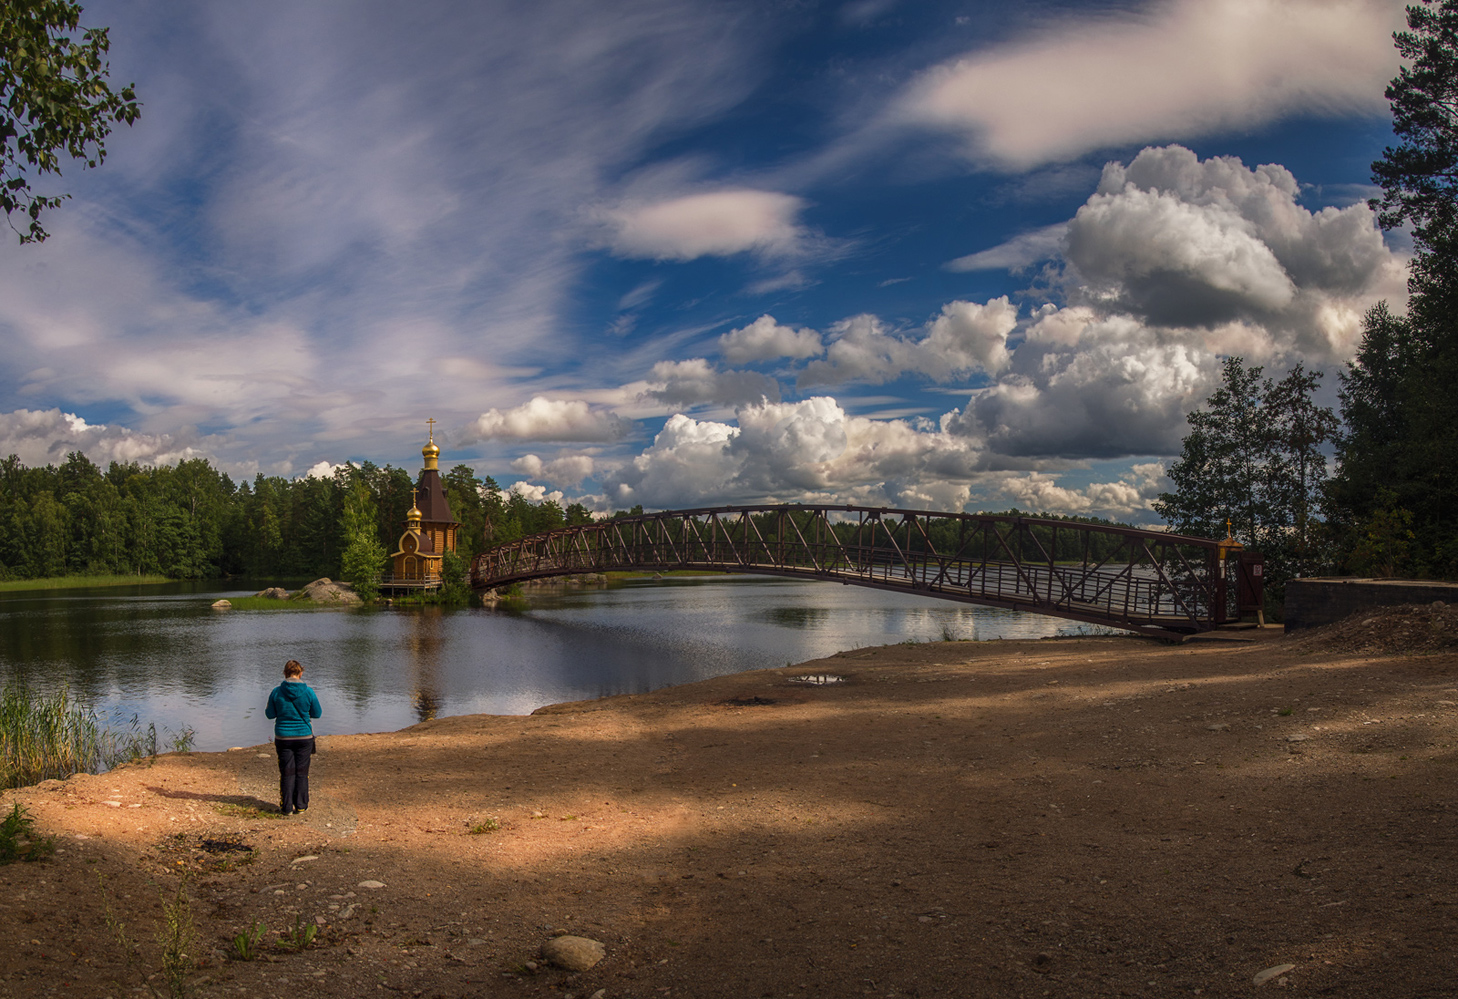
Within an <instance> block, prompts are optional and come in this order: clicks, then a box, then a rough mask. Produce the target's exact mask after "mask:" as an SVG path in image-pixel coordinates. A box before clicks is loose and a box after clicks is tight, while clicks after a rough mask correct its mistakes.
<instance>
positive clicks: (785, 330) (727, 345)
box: [719, 315, 825, 364]
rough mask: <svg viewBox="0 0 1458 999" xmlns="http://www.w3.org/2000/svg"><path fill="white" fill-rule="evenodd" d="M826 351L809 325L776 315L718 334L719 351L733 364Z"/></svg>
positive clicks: (809, 355) (817, 354) (801, 357)
mask: <svg viewBox="0 0 1458 999" xmlns="http://www.w3.org/2000/svg"><path fill="white" fill-rule="evenodd" d="M824 352H825V346H824V344H822V343H821V342H820V334H819V333H817V332H815V330H812V329H809V328H807V327H801V328H800V329H794V328H792V327H789V326H782V325H780V324H779V323H777V322H775V318H774V316H768V315H765V316H760V317H759V318H758V319H756V320H755V321H754V322H752V323H750V324H749V325H748V326H741V327H740V328H739V329H737V330H730V331H729V332H728V333H725V334H724V335H723V336H721V337H719V353H720V355H721V356H723V358H724V360H726V361H728V362H729V363H730V364H749V363H751V362H754V361H773V360H777V359H779V358H782V357H788V358H793V359H796V360H803V359H804V358H807V357H818V356H819V355H820V354H822V353H824Z"/></svg>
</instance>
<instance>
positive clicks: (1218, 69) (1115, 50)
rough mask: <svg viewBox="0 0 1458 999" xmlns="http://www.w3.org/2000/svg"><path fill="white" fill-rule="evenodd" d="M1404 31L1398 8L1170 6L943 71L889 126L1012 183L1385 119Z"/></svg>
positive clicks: (1046, 34)
mask: <svg viewBox="0 0 1458 999" xmlns="http://www.w3.org/2000/svg"><path fill="white" fill-rule="evenodd" d="M1402 23H1403V22H1402V5H1401V4H1400V3H1395V2H1391V0H1285V2H1274V0H1166V2H1163V3H1156V4H1154V5H1152V7H1151V8H1149V9H1147V10H1142V11H1140V12H1138V13H1130V14H1123V15H1118V16H1104V17H1099V18H1093V19H1090V18H1085V19H1070V20H1066V21H1063V22H1061V23H1054V24H1052V25H1051V26H1050V27H1048V28H1047V29H1046V30H1045V31H1043V32H1041V33H1040V34H1038V35H1037V36H1035V37H1032V38H1028V39H1024V40H1021V41H1017V42H1013V43H1011V44H1006V45H1001V46H996V47H992V48H989V49H987V50H984V51H981V52H976V53H973V54H971V55H968V56H965V57H963V58H961V59H957V60H954V61H952V62H949V63H945V64H943V65H940V66H937V67H935V68H934V69H932V70H930V71H928V72H927V73H925V74H924V75H923V76H922V77H921V78H920V79H918V80H917V81H916V82H915V83H914V84H913V85H912V86H911V87H909V88H908V90H907V92H906V93H905V94H903V95H902V97H901V98H900V100H899V102H898V103H897V104H896V105H895V106H894V107H893V108H892V109H891V111H890V112H889V116H890V118H891V119H892V120H894V121H900V122H910V123H914V124H919V125H923V126H929V127H932V128H936V129H940V130H945V131H949V132H951V133H953V134H956V135H959V136H962V137H964V139H965V141H966V145H967V149H968V152H969V153H970V154H971V155H972V156H974V157H975V158H978V159H983V160H990V161H992V162H994V163H997V164H999V165H1002V166H1005V167H1008V168H1013V169H1026V168H1029V167H1032V166H1036V165H1038V164H1040V163H1047V162H1053V161H1059V160H1069V159H1074V158H1076V157H1078V156H1081V155H1083V154H1084V153H1088V152H1091V151H1094V150H1097V149H1105V148H1110V147H1115V146H1123V145H1129V144H1132V143H1137V142H1144V141H1149V140H1156V139H1172V138H1174V139H1179V138H1192V137H1195V136H1199V135H1208V134H1211V133H1214V132H1217V131H1223V130H1231V129H1247V128H1251V127H1254V126H1258V125H1261V124H1264V123H1267V122H1270V121H1274V120H1276V119H1278V118H1280V117H1283V116H1285V115H1289V114H1296V113H1307V114H1310V113H1315V114H1330V115H1336V114H1369V115H1374V116H1375V115H1380V114H1385V113H1386V112H1387V106H1386V104H1385V102H1384V100H1383V97H1382V92H1383V88H1384V86H1385V85H1386V83H1387V81H1388V79H1390V78H1391V77H1392V76H1393V75H1394V73H1395V71H1396V69H1397V57H1396V54H1395V53H1394V52H1393V50H1392V44H1391V37H1392V32H1393V31H1394V30H1396V29H1398V28H1400V27H1402Z"/></svg>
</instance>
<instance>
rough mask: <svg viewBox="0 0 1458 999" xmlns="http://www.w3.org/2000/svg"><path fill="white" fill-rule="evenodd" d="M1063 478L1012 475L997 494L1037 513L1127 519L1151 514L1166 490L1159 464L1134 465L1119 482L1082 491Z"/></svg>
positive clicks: (1103, 484) (1043, 475)
mask: <svg viewBox="0 0 1458 999" xmlns="http://www.w3.org/2000/svg"><path fill="white" fill-rule="evenodd" d="M1059 478H1060V477H1059V476H1057V475H1051V474H1048V473H1046V472H1031V473H1029V474H1028V475H1022V476H1017V475H1012V476H1008V477H1007V478H1005V479H1003V480H1002V481H1001V482H999V483H998V484H997V486H996V492H998V493H1000V494H1001V495H1003V496H1006V497H1007V498H1008V499H1009V500H1011V501H1012V503H1013V505H1015V506H1018V507H1021V508H1023V509H1025V510H1031V511H1034V512H1037V513H1059V514H1090V515H1106V516H1107V515H1112V516H1116V517H1127V516H1128V515H1129V514H1131V513H1135V512H1137V511H1140V510H1148V509H1149V508H1150V507H1149V504H1150V503H1151V502H1153V501H1154V499H1155V498H1156V497H1158V495H1159V494H1160V492H1162V491H1163V490H1164V488H1165V482H1164V466H1163V465H1162V464H1160V463H1159V462H1147V463H1140V464H1136V465H1133V466H1131V467H1130V469H1129V471H1128V472H1127V473H1125V474H1124V475H1123V476H1121V477H1120V478H1119V479H1118V480H1117V481H1115V482H1093V483H1090V484H1089V485H1087V486H1085V487H1084V488H1082V489H1076V488H1072V489H1071V488H1068V487H1066V486H1061V485H1059V484H1058V480H1059Z"/></svg>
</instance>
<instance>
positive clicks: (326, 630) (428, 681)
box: [0, 576, 1101, 749]
mask: <svg viewBox="0 0 1458 999" xmlns="http://www.w3.org/2000/svg"><path fill="white" fill-rule="evenodd" d="M260 585H262V584H259V585H252V586H249V587H247V588H244V589H240V588H239V584H238V583H237V582H236V581H235V582H233V583H229V584H223V583H201V584H198V583H175V584H168V585H164V586H148V587H135V588H130V589H129V588H106V589H93V590H55V591H46V592H30V593H9V594H0V677H3V678H4V679H5V680H6V681H13V680H22V681H24V682H25V683H27V684H28V685H30V686H31V687H33V688H41V689H49V688H52V687H56V686H59V685H60V684H62V683H66V684H69V685H70V687H71V690H72V691H73V692H75V693H79V694H81V695H82V696H83V698H85V699H86V700H88V701H89V702H90V703H91V704H93V705H94V706H95V707H96V708H97V709H98V711H99V712H101V713H102V714H104V715H107V716H108V717H114V718H117V719H121V718H126V719H130V717H131V716H132V715H137V716H139V717H140V719H141V722H142V724H143V725H145V724H146V723H147V722H149V721H152V722H156V723H157V726H158V729H159V731H165V730H168V729H170V730H173V731H175V730H178V729H180V728H181V727H182V726H186V725H190V726H192V727H194V728H195V729H196V730H197V742H196V745H197V748H199V749H223V748H227V747H228V746H239V745H252V744H255V743H258V742H263V741H266V740H268V739H270V738H272V726H271V723H269V722H268V721H266V720H265V719H264V717H263V708H262V704H263V702H264V700H265V698H266V697H267V693H268V691H269V690H270V689H271V688H272V687H273V686H274V684H276V683H277V682H278V680H279V677H280V674H281V672H282V669H283V663H284V662H285V660H288V659H298V660H299V661H300V662H302V663H303V664H304V665H305V667H306V668H307V670H308V673H307V677H306V678H307V679H308V681H309V683H310V685H311V686H313V687H314V689H315V690H316V691H318V693H319V699H320V701H321V702H322V704H323V707H324V717H323V718H322V719H321V720H320V721H319V722H317V723H316V724H315V731H316V732H318V733H319V734H321V735H325V734H330V733H341V732H378V731H388V730H394V729H398V728H402V727H404V726H406V725H411V724H414V723H415V722H417V721H420V720H422V719H425V718H429V717H434V716H437V715H439V716H444V715H459V714H473V713H477V712H487V713H492V714H526V713H528V712H530V711H532V710H533V709H534V708H538V707H540V706H542V705H543V704H552V703H556V702H559V701H571V700H581V699H584V698H589V697H599V696H602V695H606V694H622V693H641V692H644V691H649V690H654V689H656V688H658V687H664V686H668V685H670V684H677V683H688V682H691V681H694V680H701V679H704V678H706V677H711V676H720V675H723V674H726V673H737V672H741V671H743V670H750V669H763V668H766V667H773V666H784V665H785V664H787V663H792V662H800V661H802V660H805V659H813V658H817V657H819V656H826V655H830V654H831V653H834V652H838V651H841V650H844V649H853V648H859V647H863V646H868V645H885V644H889V643H893V642H902V641H907V640H915V641H939V640H940V639H941V638H942V637H943V632H944V630H945V631H946V632H948V633H950V634H951V635H953V636H955V637H957V638H978V639H991V638H998V637H1002V638H1033V637H1041V636H1044V635H1053V634H1073V633H1083V632H1090V631H1099V630H1101V629H1096V628H1090V627H1087V626H1083V625H1078V624H1075V623H1073V622H1068V621H1059V620H1057V619H1054V618H1045V617H1038V616H1034V615H1025V614H1017V613H1013V612H1009V611H1001V610H996V609H992V608H983V607H971V606H966V605H961V604H954V603H948V602H944V601H938V600H931V599H926V598H918V597H911V596H902V595H900V594H895V593H886V592H882V591H879V590H870V589H864V588H861V587H855V586H837V585H835V584H833V583H810V582H799V581H795V580H781V579H770V578H765V577H754V576H708V577H670V578H667V579H661V580H650V579H644V580H633V581H628V582H625V583H622V584H618V585H614V586H612V587H611V588H608V589H591V590H569V591H558V592H555V593H549V594H548V595H542V591H536V592H535V593H534V595H533V597H532V606H531V609H530V610H528V611H526V612H524V613H516V614H513V613H507V612H504V611H492V610H484V609H474V608H473V609H464V610H457V611H448V612H441V611H438V610H432V609H427V610H400V611H394V610H372V611H364V612H347V611H317V612H302V611H300V612H295V611H273V612H269V611H255V612H243V611H232V612H227V613H219V612H216V611H213V610H211V609H210V607H209V604H210V603H211V602H212V601H213V600H215V599H217V598H218V597H220V596H241V595H245V594H249V593H252V592H255V591H256V590H257V589H259V587H260Z"/></svg>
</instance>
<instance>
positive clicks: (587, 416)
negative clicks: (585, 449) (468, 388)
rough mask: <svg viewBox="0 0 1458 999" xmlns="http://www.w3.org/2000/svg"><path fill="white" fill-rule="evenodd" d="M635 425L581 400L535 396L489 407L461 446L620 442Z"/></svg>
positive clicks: (460, 436) (465, 432)
mask: <svg viewBox="0 0 1458 999" xmlns="http://www.w3.org/2000/svg"><path fill="white" fill-rule="evenodd" d="M631 430H632V427H631V425H630V424H629V423H628V422H627V421H626V420H624V419H623V418H622V417H620V416H617V415H616V414H614V413H610V412H606V411H604V410H601V409H594V408H593V407H592V406H590V405H588V403H586V402H584V401H583V400H581V399H548V398H546V397H545V396H540V395H539V396H533V397H532V399H531V400H530V401H529V402H524V403H522V404H521V405H520V406H517V407H515V408H514V409H507V410H501V409H489V410H487V411H486V412H484V413H482V414H481V415H480V416H479V417H477V418H476V420H475V422H473V423H471V424H469V425H467V426H466V427H465V428H464V429H463V430H462V431H461V432H460V433H459V434H458V435H456V441H455V442H456V443H457V444H459V445H462V446H464V445H467V444H474V443H476V442H477V441H483V440H523V441H528V440H530V441H616V440H620V439H622V438H623V437H626V436H627V435H628V434H629V433H630V432H631Z"/></svg>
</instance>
